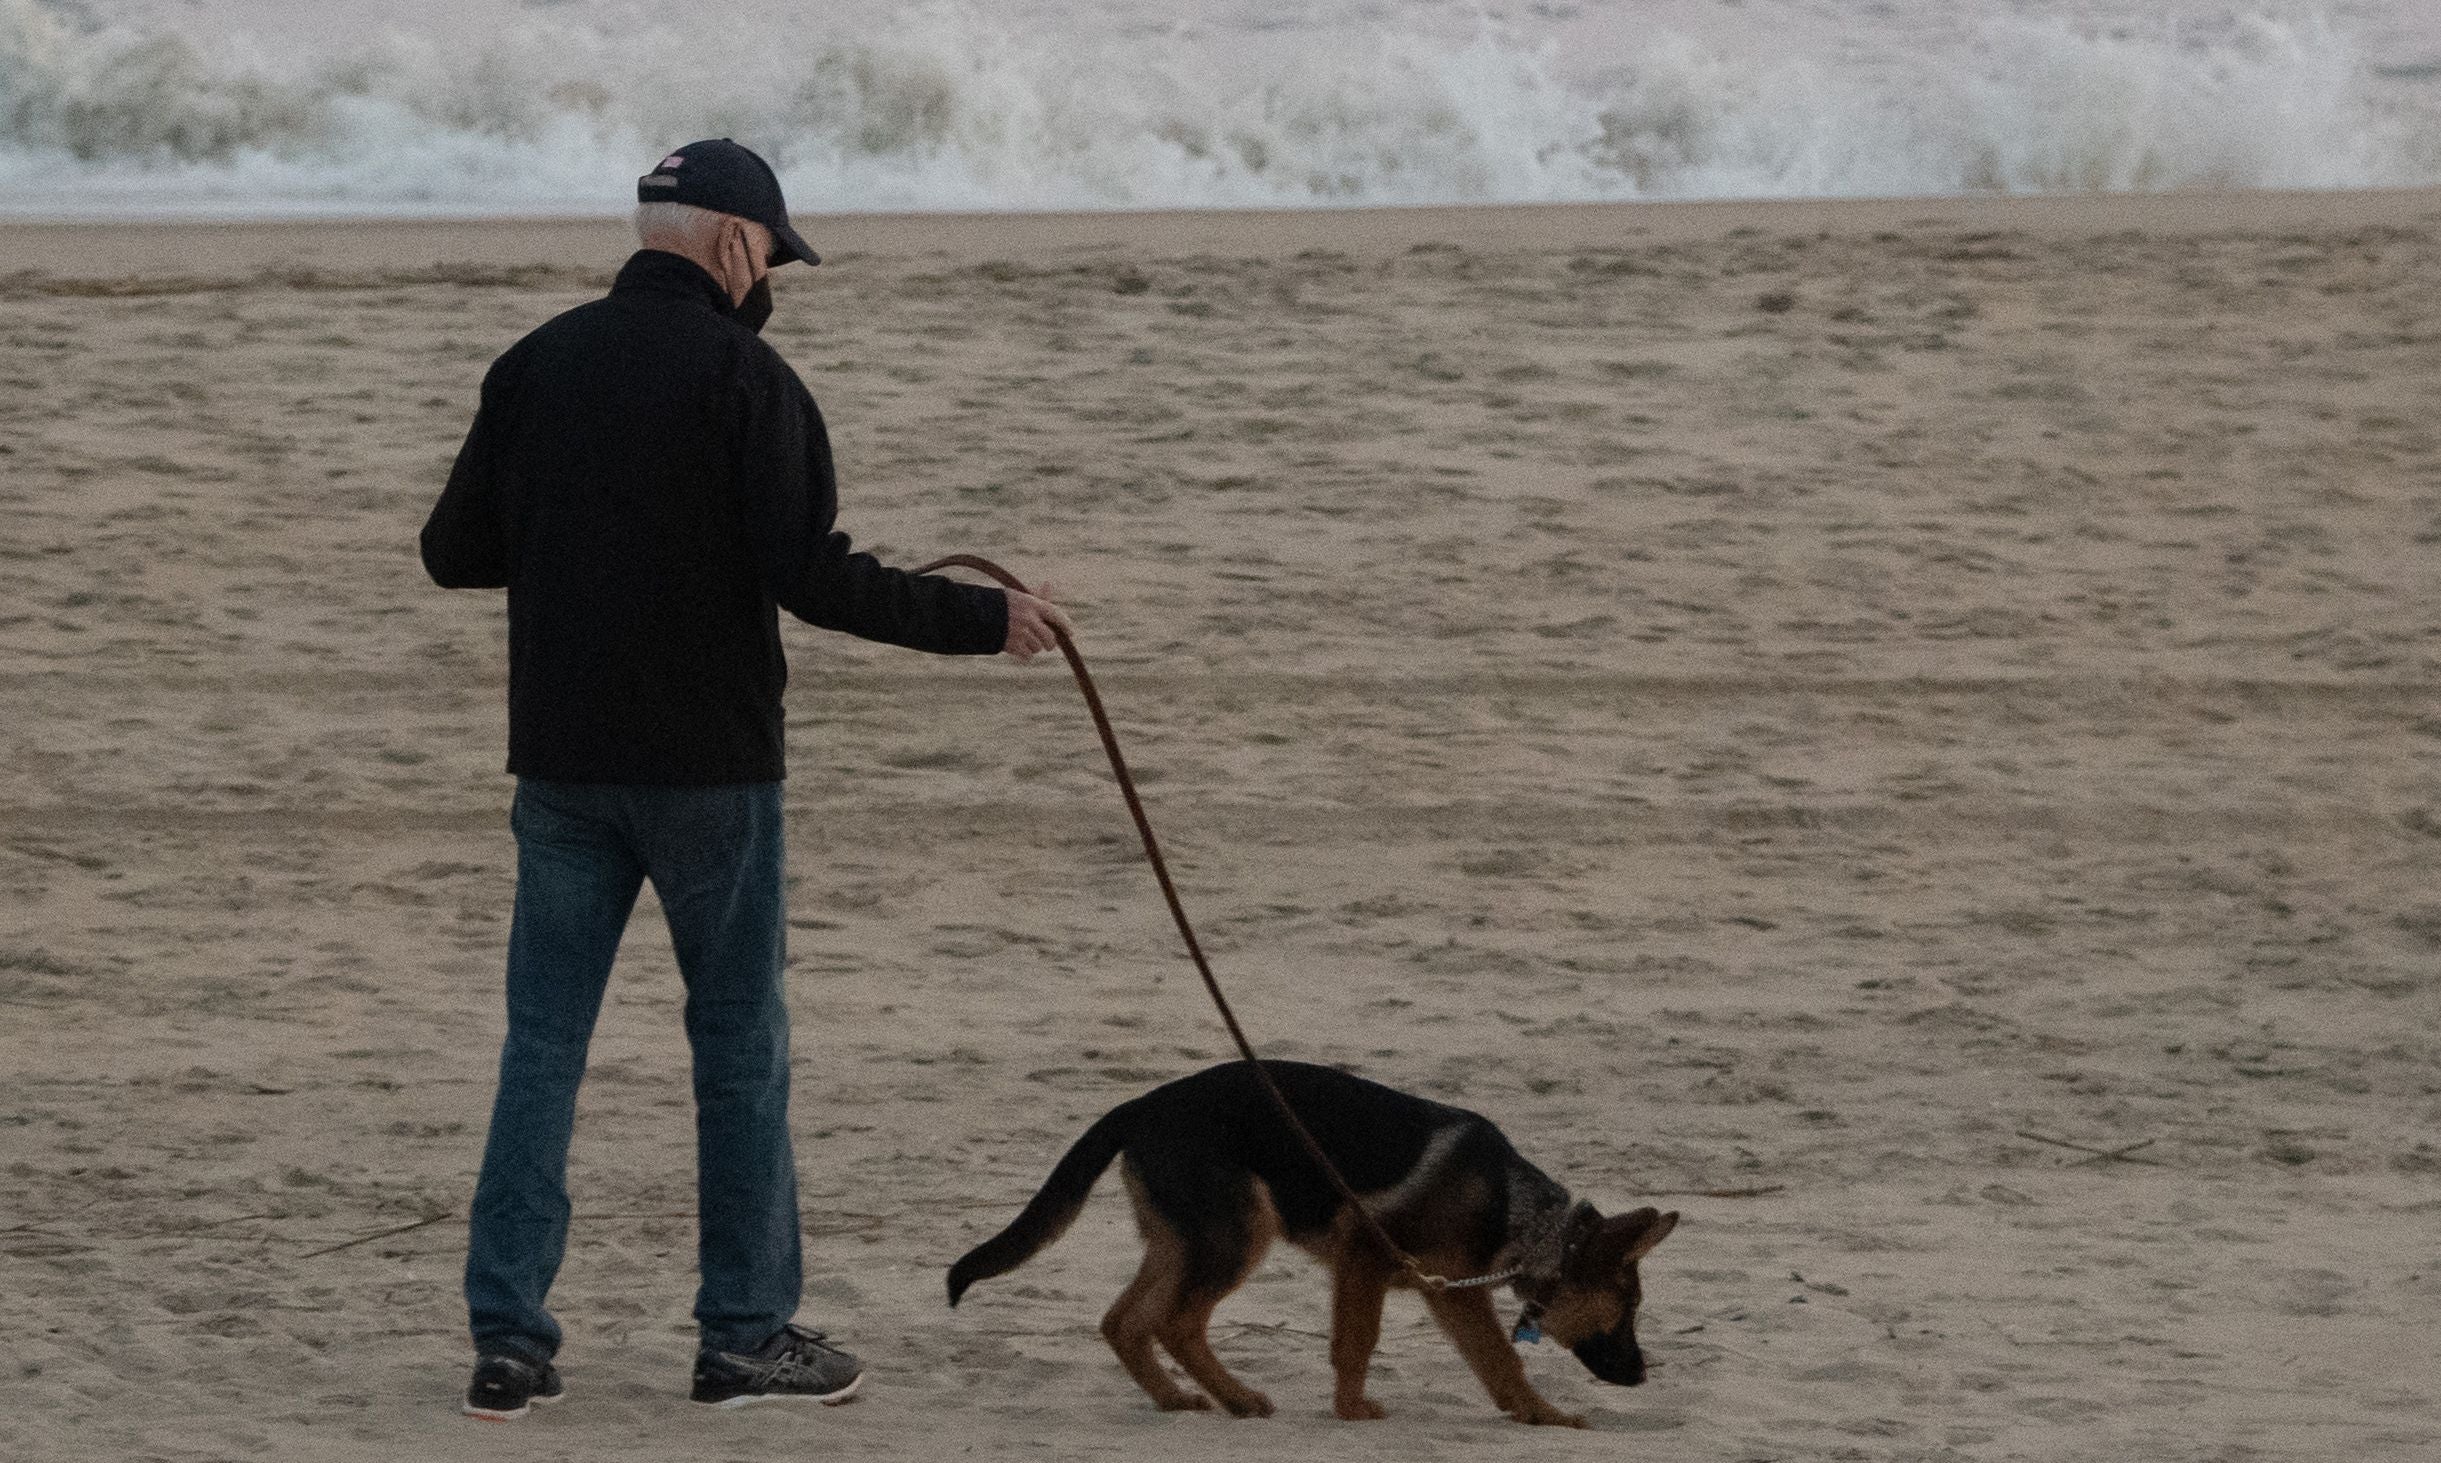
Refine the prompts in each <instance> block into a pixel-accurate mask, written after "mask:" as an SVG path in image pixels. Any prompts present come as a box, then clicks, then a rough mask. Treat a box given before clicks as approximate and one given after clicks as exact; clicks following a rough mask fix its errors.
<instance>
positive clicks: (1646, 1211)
mask: <svg viewBox="0 0 2441 1463" xmlns="http://www.w3.org/2000/svg"><path fill="white" fill-rule="evenodd" d="M1677 1227H1678V1211H1677V1210H1675V1209H1673V1210H1671V1211H1670V1212H1669V1213H1667V1214H1664V1213H1662V1212H1661V1211H1660V1210H1658V1209H1655V1208H1652V1207H1651V1206H1649V1205H1648V1206H1646V1207H1645V1208H1642V1209H1637V1210H1632V1211H1630V1212H1629V1213H1626V1214H1621V1215H1619V1216H1618V1217H1616V1218H1614V1219H1610V1220H1607V1221H1605V1222H1604V1224H1603V1226H1602V1228H1603V1235H1602V1238H1603V1240H1604V1241H1605V1246H1604V1247H1605V1248H1606V1249H1607V1248H1609V1247H1611V1246H1616V1247H1617V1250H1618V1256H1619V1258H1618V1260H1617V1261H1616V1262H1615V1263H1616V1264H1618V1266H1619V1267H1620V1268H1622V1269H1625V1268H1626V1267H1627V1266H1629V1265H1632V1264H1634V1263H1635V1262H1636V1261H1638V1260H1641V1259H1643V1258H1644V1257H1645V1256H1647V1255H1649V1254H1651V1253H1652V1252H1653V1247H1654V1246H1655V1245H1658V1244H1660V1243H1661V1242H1662V1241H1663V1240H1665V1239H1668V1238H1669V1237H1670V1231H1671V1230H1673V1229H1676V1228H1677Z"/></svg>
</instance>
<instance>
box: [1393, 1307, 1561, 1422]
mask: <svg viewBox="0 0 2441 1463" xmlns="http://www.w3.org/2000/svg"><path fill="white" fill-rule="evenodd" d="M1424 1304H1425V1306H1426V1307H1427V1308H1428V1309H1430V1310H1431V1312H1432V1318H1433V1319H1434V1320H1436V1321H1438V1322H1440V1323H1441V1329H1442V1330H1444V1331H1446V1332H1448V1333H1449V1339H1450V1340H1451V1341H1453V1342H1456V1343H1457V1346H1458V1354H1459V1355H1460V1356H1463V1357H1465V1358H1466V1364H1467V1366H1469V1367H1471V1368H1472V1369H1473V1370H1474V1373H1475V1376H1476V1377H1477V1378H1478V1379H1479V1380H1481V1381H1482V1383H1483V1389H1484V1390H1485V1391H1487V1392H1489V1393H1491V1394H1492V1405H1493V1406H1495V1407H1498V1408H1499V1409H1500V1410H1501V1411H1503V1412H1505V1413H1507V1414H1508V1415H1509V1416H1511V1417H1514V1418H1516V1419H1517V1420H1518V1421H1519V1422H1535V1423H1543V1424H1547V1425H1556V1426H1559V1427H1583V1426H1584V1425H1585V1419H1583V1418H1581V1417H1577V1416H1575V1415H1573V1414H1570V1413H1566V1412H1562V1411H1560V1410H1559V1409H1558V1408H1556V1407H1554V1406H1552V1405H1551V1404H1550V1403H1549V1402H1546V1401H1544V1400H1543V1395H1542V1394H1541V1393H1540V1392H1537V1391H1535V1390H1534V1384H1533V1383H1532V1382H1529V1381H1527V1380H1526V1366H1525V1363H1524V1362H1522V1361H1520V1360H1518V1357H1517V1346H1516V1344H1515V1343H1514V1342H1512V1341H1511V1340H1510V1339H1509V1337H1508V1334H1507V1333H1506V1332H1504V1331H1502V1330H1501V1329H1500V1312H1499V1311H1498V1310H1497V1309H1496V1308H1495V1307H1494V1306H1493V1305H1492V1294H1491V1292H1490V1291H1488V1290H1446V1291H1430V1290H1427V1291H1425V1292H1424Z"/></svg>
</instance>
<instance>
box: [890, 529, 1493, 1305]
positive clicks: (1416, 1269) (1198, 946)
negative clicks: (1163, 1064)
mask: <svg viewBox="0 0 2441 1463" xmlns="http://www.w3.org/2000/svg"><path fill="white" fill-rule="evenodd" d="M950 568H959V569H972V570H974V571H975V572H976V573H978V574H982V575H985V576H987V577H989V578H991V579H996V580H998V581H999V582H1000V584H1001V585H1002V586H1003V587H1004V588H1007V589H1012V590H1015V591H1016V592H1017V593H1019V594H1032V593H1033V591H1032V590H1030V589H1028V588H1026V586H1025V583H1024V581H1022V580H1020V579H1019V578H1018V577H1017V576H1016V575H1014V574H1011V573H1010V572H1009V571H1008V570H1006V569H1003V568H1001V567H1000V566H999V565H998V564H995V563H993V562H992V561H991V560H989V559H986V558H981V557H979V556H977V555H974V554H949V555H945V556H944V557H942V558H938V559H935V560H933V561H932V562H931V563H929V564H926V565H925V566H924V567H922V568H921V569H918V570H916V571H915V572H916V573H918V574H930V573H932V572H934V571H935V570H939V569H950ZM1051 633H1052V634H1053V635H1054V636H1056V637H1058V640H1059V649H1060V654H1062V655H1064V656H1066V657H1067V658H1068V669H1069V670H1071V671H1073V672H1075V673H1076V685H1077V689H1078V690H1080V691H1082V692H1084V693H1085V709H1086V710H1088V711H1090V712H1092V713H1093V729H1094V730H1095V731H1097V732H1099V733H1101V735H1102V750H1103V751H1104V752H1107V753H1109V754H1110V770H1111V771H1112V772H1113V773H1114V774H1116V775H1117V777H1118V779H1119V793H1120V795H1121V796H1123V797H1125V798H1126V799H1127V811H1128V814H1129V816H1131V817H1133V818H1134V819H1135V820H1136V833H1137V835H1138V836H1139V837H1140V838H1142V839H1143V840H1144V856H1145V858H1146V859H1148V860H1150V861H1151V863H1152V866H1153V877H1154V878H1156V879H1158V880H1160V881H1161V897H1162V898H1163V899H1165V900H1167V901H1168V902H1169V906H1170V918H1171V919H1173V920H1175V921H1177V924H1178V933H1179V934H1180V935H1181V936H1183V937H1184V938H1185V940H1186V942H1187V954H1189V955H1190V956H1192V957H1194V960H1195V971H1196V973H1197V974H1198V975H1201V976H1202V977H1203V978H1204V990H1205V991H1206V992H1207V993H1209V994H1210V995H1211V997H1212V1004H1213V1006H1214V1007H1216V1008H1217V1009H1218V1010H1219V1011H1220V1018H1221V1024H1222V1025H1224V1026H1226V1027H1228V1028H1229V1039H1230V1040H1232V1041H1234V1042H1236V1043H1237V1049H1238V1052H1239V1054H1240V1055H1242V1056H1243V1057H1245V1059H1246V1062H1247V1065H1249V1066H1251V1067H1252V1068H1253V1069H1254V1074H1255V1076H1256V1078H1257V1079H1258V1080H1260V1081H1261V1083H1262V1084H1263V1090H1264V1091H1265V1092H1266V1093H1269V1094H1270V1096H1271V1101H1272V1105H1273V1106H1274V1107H1276V1108H1278V1109H1279V1110H1280V1117H1281V1119H1282V1120H1283V1121H1284V1122H1286V1123H1287V1124H1288V1130H1289V1131H1290V1132H1292V1133H1294V1134H1296V1135H1297V1141H1298V1142H1299V1143H1301V1144H1303V1145H1304V1147H1305V1153H1306V1156H1307V1157H1308V1158H1311V1159H1312V1160H1314V1163H1315V1165H1316V1166H1317V1167H1319V1168H1320V1169H1321V1170H1322V1172H1323V1175H1324V1176H1325V1177H1327V1178H1328V1179H1329V1180H1330V1181H1331V1187H1333V1188H1335V1189H1337V1190H1338V1191H1339V1197H1340V1198H1342V1199H1344V1200H1346V1201H1347V1205H1348V1207H1349V1209H1351V1210H1353V1211H1354V1212H1355V1214H1356V1216H1357V1217H1358V1218H1359V1219H1361V1220H1362V1221H1363V1222H1364V1226H1365V1228H1366V1229H1367V1230H1369V1231H1370V1232H1371V1233H1372V1236H1373V1242H1374V1243H1375V1244H1378V1245H1380V1246H1381V1248H1382V1252H1383V1253H1384V1254H1386V1255H1388V1256H1389V1257H1390V1258H1392V1259H1393V1260H1395V1261H1397V1262H1398V1266H1399V1268H1400V1269H1402V1270H1405V1271H1406V1272H1407V1274H1408V1275H1409V1276H1410V1277H1412V1278H1413V1279H1414V1280H1415V1282H1416V1284H1418V1285H1420V1286H1423V1287H1425V1288H1426V1289H1428V1290H1471V1289H1473V1288H1475V1287H1477V1286H1484V1285H1497V1284H1499V1283H1501V1282H1502V1281H1504V1280H1513V1279H1515V1278H1516V1277H1517V1274H1518V1272H1517V1271H1515V1270H1504V1271H1501V1272H1499V1273H1497V1274H1492V1275H1477V1276H1473V1277H1471V1278H1469V1279H1465V1280H1452V1279H1450V1278H1449V1277H1447V1276H1445V1275H1435V1274H1433V1273H1432V1272H1431V1271H1429V1270H1426V1269H1425V1268H1424V1267H1423V1266H1422V1265H1420V1264H1418V1263H1417V1262H1416V1259H1415V1257H1414V1256H1413V1255H1410V1254H1408V1253H1407V1252H1406V1251H1405V1250H1403V1249H1400V1248H1399V1245H1398V1241H1396V1240H1394V1239H1392V1238H1390V1232H1389V1231H1388V1230H1386V1229H1384V1228H1382V1223H1381V1221H1380V1220H1379V1219H1376V1218H1375V1217H1374V1216H1373V1211H1372V1210H1370V1209H1367V1208H1366V1207H1365V1202H1364V1200H1363V1199H1362V1198H1360V1197H1358V1195H1357V1193H1356V1190H1355V1188H1354V1187H1353V1186H1351V1185H1350V1184H1349V1183H1348V1181H1347V1177H1346V1176H1345V1175H1344V1174H1342V1173H1340V1171H1339V1166H1338V1165H1337V1164H1335V1163H1333V1162H1331V1160H1330V1155H1328V1154H1326V1153H1324V1152H1323V1151H1322V1145H1321V1144H1320V1143H1318V1142H1316V1141H1314V1135H1313V1133H1312V1131H1311V1130H1310V1129H1308V1128H1307V1127H1306V1126H1305V1120H1304V1119H1302V1118H1300V1117H1298V1116H1297V1110H1296V1108H1294V1107H1292V1106H1290V1105H1289V1101H1288V1094H1287V1093H1285V1092H1282V1091H1281V1090H1280V1084H1279V1083H1278V1082H1277V1081H1275V1080H1273V1078H1272V1075H1271V1071H1270V1069H1269V1068H1267V1067H1266V1066H1264V1065H1263V1059H1262V1058H1260V1057H1258V1056H1256V1055H1255V1054H1254V1045H1253V1043H1251V1042H1249V1041H1247V1040H1246V1032H1245V1029H1244V1028H1243V1027H1241V1026H1239V1025H1238V1024H1237V1013H1236V1012H1235V1011H1232V1010H1230V1009H1229V998H1228V997H1227V996H1225V995H1222V994H1221V988H1220V981H1219V980H1218V979H1217V978H1216V977H1215V976H1214V975H1213V974H1212V962H1211V961H1209V960H1207V959H1205V958H1204V947H1203V942H1201V941H1200V940H1197V939H1196V938H1195V927H1194V926H1193V925H1192V924H1189V923H1188V922H1187V909H1186V906H1185V905H1184V904H1182V903H1181V902H1179V898H1178V886H1177V885H1176V884H1175V883H1173V882H1172V881H1171V879H1170V866H1169V863H1168V861H1167V860H1165V859H1163V858H1162V856H1161V840H1159V839H1158V838H1155V837H1154V836H1153V823H1152V820H1151V819H1150V818H1147V817H1146V816H1145V814H1144V800H1143V799H1142V798H1140V797H1138V796H1137V795H1136V780H1135V779H1134V778H1133V777H1131V776H1129V775H1128V771H1127V758H1126V757H1125V756H1123V755H1121V754H1120V751H1119V736H1118V733H1117V732H1115V731H1113V730H1111V725H1110V713H1109V712H1107V711H1105V710H1104V709H1103V708H1102V693H1101V692H1100V691H1098V690H1096V689H1095V687H1094V684H1093V675H1092V673H1091V672H1089V671H1087V670H1086V669H1085V657H1083V656H1081V655H1079V654H1077V650H1076V642H1075V641H1073V640H1071V639H1069V638H1068V632H1067V631H1065V630H1062V629H1060V628H1059V627H1058V626H1057V625H1054V626H1052V627H1051Z"/></svg>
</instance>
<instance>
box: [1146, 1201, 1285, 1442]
mask: <svg viewBox="0 0 2441 1463" xmlns="http://www.w3.org/2000/svg"><path fill="white" fill-rule="evenodd" d="M1245 1212H1246V1213H1247V1221H1246V1222H1245V1223H1244V1224H1242V1225H1236V1226H1230V1227H1229V1228H1228V1229H1227V1230H1226V1231H1225V1232H1221V1233H1214V1234H1209V1235H1199V1236H1197V1237H1196V1240H1195V1241H1193V1242H1192V1244H1193V1249H1192V1253H1191V1256H1190V1265H1189V1275H1190V1278H1189V1281H1188V1283H1187V1285H1186V1286H1185V1287H1184V1288H1183V1289H1182V1290H1181V1291H1180V1294H1179V1297H1178V1303H1177V1306H1176V1308H1175V1309H1174V1310H1173V1311H1172V1312H1171V1313H1170V1316H1169V1318H1168V1320H1167V1321H1165V1322H1164V1323H1163V1325H1162V1328H1161V1332H1160V1337H1161V1344H1162V1345H1163V1346H1165V1347H1167V1348H1168V1349H1169V1353H1170V1355H1172V1356H1174V1357H1176V1358H1178V1364H1179V1365H1180V1366H1182V1367H1185V1368H1186V1369H1187V1375H1188V1376H1190V1377H1193V1378H1194V1379H1195V1383H1196V1385H1197V1386H1199V1387H1202V1388H1203V1389H1204V1390H1205V1391H1207V1392H1209V1393H1211V1394H1212V1397H1213V1400H1215V1401H1217V1402H1219V1403H1220V1405H1221V1406H1223V1407H1226V1408H1228V1409H1229V1411H1230V1413H1231V1414H1232V1415H1234V1416H1237V1417H1269V1416H1271V1412H1272V1408H1271V1399H1270V1398H1269V1397H1266V1396H1264V1395H1263V1394H1262V1393H1260V1392H1258V1391H1256V1390H1255V1389H1254V1388H1252V1387H1249V1386H1247V1385H1246V1384H1245V1383H1244V1382H1241V1381H1239V1380H1238V1379H1237V1378H1236V1377H1234V1376H1231V1375H1230V1374H1229V1369H1228V1368H1227V1367H1225V1366H1222V1365H1221V1359H1220V1358H1219V1357H1218V1356H1215V1355H1214V1354H1213V1352H1212V1340H1211V1337H1210V1335H1209V1334H1208V1333H1209V1331H1210V1328H1211V1325H1212V1312H1213V1309H1214V1308H1215V1307H1217V1306H1218V1305H1219V1304H1220V1303H1221V1302H1222V1301H1223V1300H1226V1299H1228V1297H1229V1294H1230V1293H1231V1292H1232V1291H1234V1290H1236V1289H1237V1288H1238V1287H1239V1286H1241V1285H1243V1284H1245V1283H1246V1277H1247V1276H1249V1275H1251V1274H1253V1273H1254V1267H1255V1266H1257V1265H1259V1264H1261V1263H1262V1260H1263V1255H1264V1252H1265V1251H1267V1250H1269V1249H1270V1248H1271V1242H1272V1239H1273V1238H1274V1237H1275V1236H1276V1235H1277V1234H1278V1233H1279V1219H1278V1216H1277V1215H1276V1214H1275V1213H1274V1212H1273V1211H1272V1208H1271V1204H1270V1202H1269V1200H1268V1199H1258V1201H1257V1202H1256V1203H1255V1204H1253V1205H1252V1206H1250V1207H1249V1209H1248V1210H1247V1211H1245Z"/></svg>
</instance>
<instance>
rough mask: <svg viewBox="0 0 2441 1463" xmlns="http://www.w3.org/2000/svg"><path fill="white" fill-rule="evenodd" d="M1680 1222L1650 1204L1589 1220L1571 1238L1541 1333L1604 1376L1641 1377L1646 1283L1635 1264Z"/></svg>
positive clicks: (1628, 1383) (1624, 1382) (1627, 1381)
mask: <svg viewBox="0 0 2441 1463" xmlns="http://www.w3.org/2000/svg"><path fill="white" fill-rule="evenodd" d="M1677 1227H1678V1215H1677V1214H1676V1213H1675V1212H1672V1213H1669V1214H1664V1213H1662V1212H1661V1211H1660V1210H1658V1209H1651V1208H1646V1209H1638V1210H1635V1211H1634V1212H1632V1213H1628V1214H1619V1215H1614V1216H1612V1217H1611V1218H1609V1219H1600V1218H1594V1219H1592V1220H1591V1221H1590V1222H1589V1223H1588V1224H1587V1225H1586V1226H1585V1230H1584V1232H1583V1233H1581V1234H1579V1235H1577V1236H1575V1237H1574V1238H1573V1239H1572V1241H1571V1242H1570V1244H1569V1246H1568V1249H1567V1254H1566V1258H1565V1259H1564V1260H1563V1261H1562V1263H1561V1266H1560V1274H1559V1283H1558V1285H1557V1286H1556V1287H1555V1288H1553V1290H1552V1291H1551V1293H1550V1294H1549V1295H1548V1296H1546V1297H1544V1299H1543V1300H1542V1303H1541V1305H1540V1307H1539V1310H1540V1315H1539V1316H1538V1318H1537V1320H1538V1324H1539V1325H1540V1326H1541V1328H1542V1332H1543V1334H1544V1335H1546V1336H1549V1337H1550V1338H1551V1339H1552V1340H1554V1341H1556V1342H1558V1343H1559V1344H1560V1345H1562V1346H1565V1347H1567V1348H1568V1349H1569V1350H1570V1351H1572V1352H1575V1353H1576V1359H1577V1360H1578V1361H1581V1362H1583V1363H1585V1370H1587V1371H1589V1372H1592V1373H1593V1374H1594V1375H1595V1376H1597V1377H1599V1378H1601V1379H1602V1380H1603V1381H1605V1382H1610V1383H1612V1384H1614V1385H1617V1386H1621V1387H1633V1386H1635V1385H1636V1384H1637V1383H1639V1382H1642V1381H1643V1380H1644V1351H1643V1348H1641V1347H1639V1346H1637V1345H1636V1307H1637V1306H1638V1305H1639V1304H1641V1303H1642V1302H1643V1299H1644V1288H1643V1284H1642V1282H1641V1281H1640V1280H1639V1279H1638V1278H1637V1274H1636V1262H1637V1261H1639V1260H1641V1259H1643V1258H1644V1257H1645V1256H1646V1255H1649V1254H1651V1253H1652V1252H1653V1246H1655V1245H1657V1244H1660V1243H1661V1242H1662V1241H1663V1240H1665V1239H1667V1238H1669V1235H1670V1231H1671V1230H1673V1229H1676V1228H1677Z"/></svg>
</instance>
